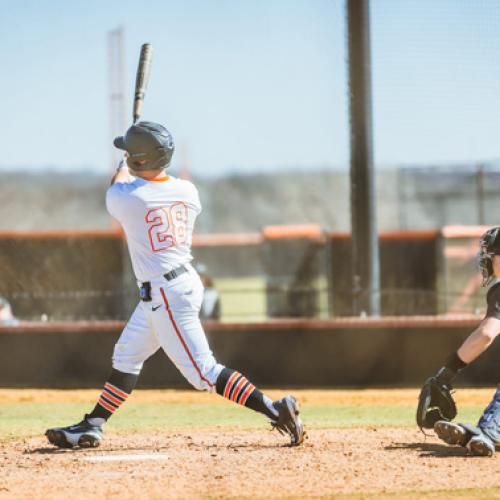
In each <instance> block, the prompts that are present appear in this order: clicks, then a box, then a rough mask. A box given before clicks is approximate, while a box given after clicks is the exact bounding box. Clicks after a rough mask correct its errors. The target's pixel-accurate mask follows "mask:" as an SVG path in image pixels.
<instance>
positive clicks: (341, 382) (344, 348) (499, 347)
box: [0, 317, 500, 387]
mask: <svg viewBox="0 0 500 500" xmlns="http://www.w3.org/2000/svg"><path fill="white" fill-rule="evenodd" d="M477 323H478V319H474V318H471V319H468V320H452V319H448V318H439V317H437V318H436V317H428V318H397V319H396V318H386V319H380V320H369V319H365V320H361V319H355V320H352V319H345V320H335V321H317V320H274V321H272V322H266V323H253V324H252V323H249V324H244V323H233V324H228V323H225V324H221V323H215V322H214V323H207V324H206V330H207V335H208V337H209V340H210V342H211V346H212V349H213V351H214V353H215V355H216V357H217V358H218V360H219V361H220V362H221V363H223V364H226V365H227V366H229V367H233V368H236V369H238V370H240V371H242V372H243V373H245V374H246V375H247V376H248V377H249V378H250V379H251V380H253V381H254V382H255V383H256V384H259V385H262V386H267V387H269V386H297V387H300V386H304V387H343V386H361V387H370V386H408V385H420V384H421V383H422V382H423V380H424V379H425V378H426V377H427V376H429V375H430V374H432V373H434V372H435V371H436V370H437V369H438V368H439V367H440V366H441V365H442V363H443V360H444V359H445V358H446V356H447V355H448V354H449V353H450V352H452V350H454V349H456V348H457V347H458V345H459V344H460V342H461V341H462V340H463V339H464V338H465V337H466V336H467V335H468V334H469V332H470V331H471V330H472V329H473V328H474V327H475V326H477ZM122 326H123V324H122V323H120V322H96V323H59V324H46V325H31V326H26V327H18V328H1V329H0V353H2V355H1V357H2V362H1V363H0V386H4V387H6V386H29V387H99V386H101V385H102V383H103V381H104V379H105V377H106V376H107V374H108V371H109V368H110V361H109V360H110V356H111V352H112V348H113V345H114V343H115V341H116V339H117V338H118V336H119V334H120V331H121V328H122ZM498 359H500V342H496V343H495V344H494V345H493V346H492V347H491V348H490V349H489V351H488V352H486V353H485V354H484V355H483V356H482V357H481V358H480V360H478V361H477V362H476V363H474V364H473V365H472V366H470V367H468V368H467V370H465V372H464V374H463V375H462V376H461V379H460V380H459V383H460V384H467V385H491V384H496V383H498V382H499V381H500V363H498ZM140 386H142V387H188V386H187V384H186V382H185V381H184V380H183V378H182V377H181V376H180V374H179V373H178V372H177V370H176V368H175V367H174V366H173V365H172V363H171V362H170V361H168V360H167V359H166V357H165V355H164V354H163V352H158V353H157V354H155V355H154V356H153V357H152V358H151V359H150V360H149V361H148V362H147V363H146V366H145V368H144V370H143V373H142V376H141V379H140Z"/></svg>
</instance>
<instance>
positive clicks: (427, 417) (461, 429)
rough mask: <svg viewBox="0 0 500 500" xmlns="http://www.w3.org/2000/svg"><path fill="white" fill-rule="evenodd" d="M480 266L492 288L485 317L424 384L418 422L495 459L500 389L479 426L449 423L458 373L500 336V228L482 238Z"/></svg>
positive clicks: (499, 438) (499, 433) (499, 435)
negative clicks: (455, 379) (454, 384)
mask: <svg viewBox="0 0 500 500" xmlns="http://www.w3.org/2000/svg"><path fill="white" fill-rule="evenodd" d="M478 263H479V267H480V269H481V272H482V275H483V286H489V290H488V293H487V295H486V302H487V310H486V316H485V318H484V319H483V321H482V322H481V324H480V325H479V327H478V328H477V329H476V330H475V331H474V332H472V333H471V334H470V335H469V337H468V338H467V339H466V340H465V341H464V343H463V344H462V345H461V346H460V348H459V349H458V351H456V352H453V353H452V354H451V355H450V356H449V357H448V359H447V360H446V362H445V364H444V366H443V367H442V368H441V369H440V370H439V371H438V372H437V373H436V375H434V376H433V377H430V378H429V379H428V380H427V381H426V382H425V384H424V387H423V388H422V391H421V393H420V397H419V405H418V409H417V423H418V425H419V426H420V427H427V428H432V427H434V431H435V432H436V434H437V436H438V437H439V438H440V439H442V440H443V441H444V442H445V443H447V444H450V445H460V446H465V447H467V449H468V450H469V452H470V453H471V454H472V455H477V456H492V455H493V454H494V453H495V444H496V443H498V442H500V387H499V388H498V389H497V390H496V392H495V395H494V396H493V399H492V400H491V402H490V404H489V405H488V406H487V408H486V409H485V410H484V412H483V415H482V416H481V418H480V419H479V422H478V424H477V426H473V425H469V424H457V423H454V422H451V421H450V420H453V418H455V416H456V414H457V411H456V406H455V402H454V401H453V398H452V397H451V392H450V391H451V389H452V385H451V384H452V382H453V380H454V378H455V377H456V375H457V373H458V372H459V371H460V370H462V369H464V368H465V367H466V366H467V365H468V364H469V363H472V361H474V360H475V359H476V358H477V357H478V356H479V355H480V354H481V353H483V352H484V351H485V350H486V349H488V347H489V346H490V345H491V343H492V342H493V340H494V339H495V338H496V337H497V336H498V334H499V333H500V226H498V227H494V228H492V229H490V230H488V231H486V233H484V234H483V236H482V237H481V239H480V241H479V254H478Z"/></svg>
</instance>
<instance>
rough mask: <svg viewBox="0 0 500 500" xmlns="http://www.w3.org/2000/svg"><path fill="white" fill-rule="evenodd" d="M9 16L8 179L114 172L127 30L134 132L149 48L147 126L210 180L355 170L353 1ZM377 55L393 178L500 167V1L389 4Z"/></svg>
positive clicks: (173, 4) (94, 8)
mask: <svg viewBox="0 0 500 500" xmlns="http://www.w3.org/2000/svg"><path fill="white" fill-rule="evenodd" d="M0 7H1V15H0V47H1V50H0V58H1V62H2V68H4V72H3V78H1V79H0V93H1V94H0V95H2V109H3V120H2V124H1V125H0V127H1V131H2V134H1V137H2V140H1V143H2V144H1V147H2V155H1V159H0V168H10V167H20V166H28V167H30V168H33V169H36V168H43V167H45V166H55V167H59V168H64V169H68V170H71V169H80V168H91V169H93V170H96V171H100V172H107V171H110V169H111V151H110V132H109V115H108V110H109V104H108V68H107V47H106V36H107V32H108V31H109V30H110V29H113V28H116V27H117V26H119V25H122V26H123V27H124V30H125V48H126V70H127V71H126V79H125V80H126V82H125V83H126V85H125V88H126V90H127V109H126V111H127V118H128V117H129V116H130V115H131V99H132V93H133V86H134V81H135V69H136V64H137V57H138V53H139V48H140V45H141V44H142V43H143V42H146V41H148V42H151V43H152V44H153V46H154V49H155V52H154V59H153V66H152V70H151V78H150V83H149V89H148V94H147V97H146V102H145V106H144V113H143V118H144V119H149V120H152V121H159V122H161V123H163V124H165V125H166V126H167V127H168V128H170V129H171V131H172V133H173V135H174V138H175V140H176V144H177V147H178V152H179V151H180V150H181V149H185V150H186V151H187V158H188V162H189V164H190V167H191V170H192V171H193V172H194V173H196V174H208V175H211V174H216V175H217V174H222V173H225V172H230V171H236V172H242V173H249V172H252V171H253V170H255V169H257V170H269V169H287V168H296V167H302V168H317V167H328V168H346V167H347V163H348V127H347V124H348V117H347V100H346V97H347V87H346V47H345V36H346V34H345V24H344V2H343V1H340V0H182V1H181V0H164V1H161V0H157V1H152V0H149V1H148V0H146V1H141V2H138V1H137V0H135V1H128V0H122V1H119V2H118V1H115V0H107V1H106V2H102V1H95V0H89V1H85V2H84V1H74V2H67V1H66V2H63V1H59V0H52V1H48V0H39V1H33V0H19V1H18V2H8V1H6V0H0ZM372 50H373V63H374V64H373V84H374V88H373V93H374V125H375V159H376V164H377V166H379V167H382V166H391V165H399V164H428V163H447V162H466V161H488V160H496V159H498V158H500V142H499V140H498V131H499V128H500V127H499V121H500V64H499V62H500V2H498V1H496V0H438V1H436V0H419V1H417V0H373V1H372ZM180 156H181V155H180V154H177V155H176V157H175V161H174V164H175V163H176V162H179V161H180Z"/></svg>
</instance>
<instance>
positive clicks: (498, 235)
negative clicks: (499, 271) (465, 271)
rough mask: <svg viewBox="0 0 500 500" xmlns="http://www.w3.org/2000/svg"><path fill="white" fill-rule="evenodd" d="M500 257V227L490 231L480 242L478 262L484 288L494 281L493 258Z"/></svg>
mask: <svg viewBox="0 0 500 500" xmlns="http://www.w3.org/2000/svg"><path fill="white" fill-rule="evenodd" d="M495 255H500V226H495V227H492V228H491V229H488V231H486V232H485V233H484V234H483V235H482V236H481V239H480V240H479V253H478V254H477V262H478V265H479V269H480V270H481V273H482V275H483V286H486V285H488V284H489V283H491V280H492V279H493V277H494V276H493V257H494V256H495Z"/></svg>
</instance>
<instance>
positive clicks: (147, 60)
mask: <svg viewBox="0 0 500 500" xmlns="http://www.w3.org/2000/svg"><path fill="white" fill-rule="evenodd" d="M152 56H153V46H152V45H151V44H150V43H145V44H143V45H142V47H141V54H140V56H139V65H138V66H137V75H136V79H135V95H134V109H133V113H132V119H133V122H134V123H135V122H136V121H137V120H138V119H139V117H140V116H141V112H142V105H143V102H144V96H145V95H146V87H147V85H148V79H149V69H150V66H151V59H152Z"/></svg>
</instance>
